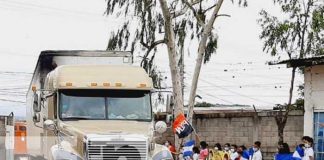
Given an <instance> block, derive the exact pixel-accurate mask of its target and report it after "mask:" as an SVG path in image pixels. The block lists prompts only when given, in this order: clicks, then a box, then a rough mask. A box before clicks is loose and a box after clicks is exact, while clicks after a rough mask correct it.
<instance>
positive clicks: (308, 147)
mask: <svg viewBox="0 0 324 160" xmlns="http://www.w3.org/2000/svg"><path fill="white" fill-rule="evenodd" d="M302 141H303V143H304V146H305V147H304V157H303V158H302V160H314V150H313V143H314V140H313V138H311V137H309V136H304V137H303V138H302Z"/></svg>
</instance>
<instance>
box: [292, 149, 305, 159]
mask: <svg viewBox="0 0 324 160" xmlns="http://www.w3.org/2000/svg"><path fill="white" fill-rule="evenodd" d="M303 157H304V149H303V148H302V147H300V146H297V147H296V151H295V152H294V153H293V155H292V160H301V159H302V158H303Z"/></svg>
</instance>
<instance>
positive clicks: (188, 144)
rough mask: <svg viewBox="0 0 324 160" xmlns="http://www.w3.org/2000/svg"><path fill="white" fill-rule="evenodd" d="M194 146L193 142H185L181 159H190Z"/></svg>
mask: <svg viewBox="0 0 324 160" xmlns="http://www.w3.org/2000/svg"><path fill="white" fill-rule="evenodd" d="M194 146H195V141H194V140H190V141H187V142H186V143H185V144H184V146H183V157H188V156H189V157H191V156H192V155H193V151H192V148H193V147H194Z"/></svg>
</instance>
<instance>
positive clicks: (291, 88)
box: [288, 67, 296, 107]
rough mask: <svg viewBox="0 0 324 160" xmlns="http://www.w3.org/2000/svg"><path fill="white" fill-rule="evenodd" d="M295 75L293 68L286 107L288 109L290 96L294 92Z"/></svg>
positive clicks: (294, 68)
mask: <svg viewBox="0 0 324 160" xmlns="http://www.w3.org/2000/svg"><path fill="white" fill-rule="evenodd" d="M295 74H296V67H293V68H292V72H291V81H290V89H289V99H288V107H290V105H291V101H292V96H293V91H294V83H295Z"/></svg>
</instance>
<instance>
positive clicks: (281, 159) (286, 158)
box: [276, 154, 292, 160]
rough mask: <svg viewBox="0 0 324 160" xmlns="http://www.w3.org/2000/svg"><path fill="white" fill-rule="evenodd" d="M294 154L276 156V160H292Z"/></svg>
mask: <svg viewBox="0 0 324 160" xmlns="http://www.w3.org/2000/svg"><path fill="white" fill-rule="evenodd" d="M291 157H292V154H276V160H291Z"/></svg>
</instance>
